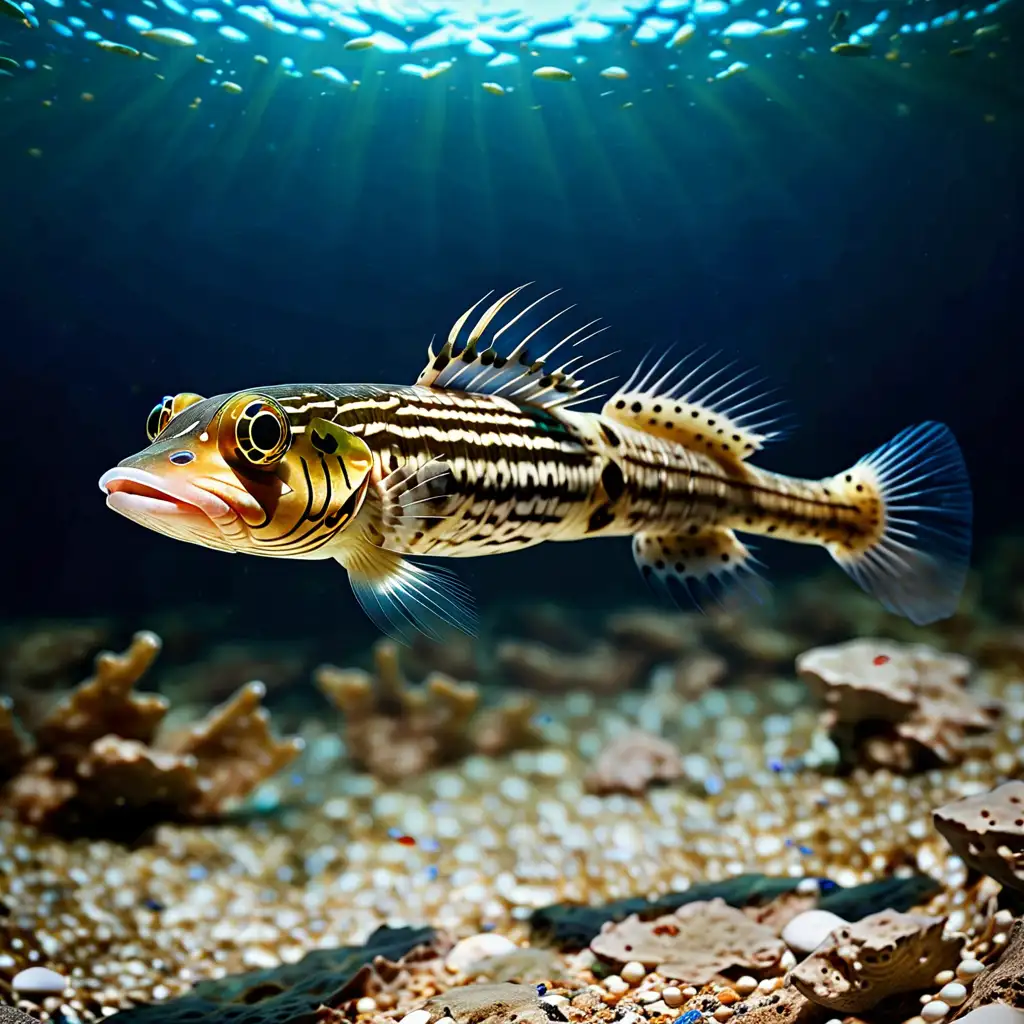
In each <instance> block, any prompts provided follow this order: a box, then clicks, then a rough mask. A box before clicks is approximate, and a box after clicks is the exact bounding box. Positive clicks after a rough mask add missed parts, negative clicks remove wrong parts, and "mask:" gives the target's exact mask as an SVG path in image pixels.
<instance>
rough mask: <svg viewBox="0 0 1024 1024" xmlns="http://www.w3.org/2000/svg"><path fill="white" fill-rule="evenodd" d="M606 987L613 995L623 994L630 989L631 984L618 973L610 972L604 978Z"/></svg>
mask: <svg viewBox="0 0 1024 1024" xmlns="http://www.w3.org/2000/svg"><path fill="white" fill-rule="evenodd" d="M604 987H605V988H606V989H607V990H608V991H609V992H611V994H612V995H613V996H622V995H625V994H626V993H627V992H628V991H629V984H628V982H625V981H623V980H622V978H620V977H619V976H618V975H617V974H609V975H608V977H607V978H605V979H604Z"/></svg>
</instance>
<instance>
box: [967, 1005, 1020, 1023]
mask: <svg viewBox="0 0 1024 1024" xmlns="http://www.w3.org/2000/svg"><path fill="white" fill-rule="evenodd" d="M957 1024H1024V1010H1015V1009H1014V1008H1013V1007H1012V1006H1007V1005H1006V1003H988V1004H987V1005H986V1006H979V1007H978V1008H977V1009H976V1010H971V1012H970V1013H968V1014H966V1015H965V1016H963V1017H958V1018H957Z"/></svg>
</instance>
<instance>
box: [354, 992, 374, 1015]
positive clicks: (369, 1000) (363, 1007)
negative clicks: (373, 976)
mask: <svg viewBox="0 0 1024 1024" xmlns="http://www.w3.org/2000/svg"><path fill="white" fill-rule="evenodd" d="M376 1010H377V1000H376V999H374V998H373V996H363V998H362V999H357V1000H356V1013H374V1012H376Z"/></svg>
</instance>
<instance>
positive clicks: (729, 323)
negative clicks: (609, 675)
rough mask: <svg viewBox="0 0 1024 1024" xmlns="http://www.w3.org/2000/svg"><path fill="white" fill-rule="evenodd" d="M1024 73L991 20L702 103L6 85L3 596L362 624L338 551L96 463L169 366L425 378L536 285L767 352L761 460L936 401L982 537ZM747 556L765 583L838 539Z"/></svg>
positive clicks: (1010, 417)
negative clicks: (165, 532)
mask: <svg viewBox="0 0 1024 1024" xmlns="http://www.w3.org/2000/svg"><path fill="white" fill-rule="evenodd" d="M1012 9H1013V8H1012V7H1011V8H1009V9H1008V11H1012ZM1011 20H1012V19H1010V17H1009V14H1008V15H1007V18H1004V19H1003V21H1004V23H1007V24H1008V31H1010V32H1011V35H1012V25H1010V24H1009V22H1010V21H1011ZM189 59H190V58H189ZM135 67H137V65H133V68H135ZM154 67H155V65H154ZM1019 67H1020V62H1019V60H1017V61H1014V60H1013V59H1012V50H1008V49H1006V48H1004V49H1003V51H1002V52H1001V55H1000V57H999V59H997V60H987V59H986V58H985V57H984V54H983V53H982V54H975V55H973V56H972V58H971V59H969V60H966V61H956V60H953V59H950V58H948V57H946V56H945V54H944V53H943V52H936V54H935V55H934V56H933V57H930V58H924V59H921V60H919V61H917V62H915V64H914V66H913V67H912V68H910V69H903V68H900V67H899V66H898V65H895V64H888V63H884V62H881V61H857V60H849V61H843V60H838V61H837V60H832V61H828V62H824V61H819V62H815V61H808V62H805V65H804V66H803V67H802V68H801V74H802V75H803V77H802V78H797V77H795V76H794V75H792V74H788V73H787V74H784V73H781V72H780V73H779V74H778V75H777V76H776V77H775V78H773V77H772V74H771V73H769V72H770V69H767V70H766V69H764V68H761V69H759V70H758V71H757V73H756V74H754V73H751V74H749V75H747V76H745V77H744V79H743V80H730V81H729V82H727V83H719V84H716V86H715V87H714V90H715V91H714V92H713V93H711V94H708V93H705V94H704V95H706V96H707V97H708V98H707V100H706V101H702V102H699V103H698V104H697V105H695V106H691V105H689V103H688V99H689V98H692V97H690V96H689V95H687V96H682V95H680V94H678V93H675V94H673V93H670V92H667V91H656V92H655V93H650V94H644V93H642V92H641V90H642V88H643V86H644V81H643V74H642V73H637V74H635V75H634V81H633V85H634V86H635V87H636V89H635V91H636V94H637V96H636V102H635V105H634V106H633V107H632V108H629V109H625V110H624V109H621V108H620V107H619V106H618V105H617V104H616V105H612V104H609V103H607V102H603V101H602V100H601V99H600V98H599V97H598V96H597V95H596V93H595V94H591V93H588V92H586V91H584V90H582V89H572V90H562V91H553V90H547V91H546V92H545V93H544V94H543V108H542V109H541V110H533V109H531V106H530V104H529V103H528V102H526V98H525V97H519V98H517V99H516V100H515V101H511V100H510V101H509V102H504V100H505V99H508V97H505V98H502V100H501V101H499V102H496V103H483V102H481V101H480V97H479V95H478V94H477V93H472V94H470V93H469V92H468V90H462V91H460V85H459V81H458V79H457V78H455V79H453V81H452V88H451V89H449V90H448V91H441V90H435V91H432V92H430V93H429V94H428V93H426V92H425V91H424V90H423V88H422V86H423V85H424V83H419V82H402V83H400V86H399V87H394V88H393V89H392V90H391V91H384V89H383V87H381V86H380V84H379V83H378V82H375V81H369V82H367V83H364V86H363V88H362V89H361V90H360V92H359V93H358V94H356V95H355V96H352V97H345V98H344V101H343V102H342V101H337V100H335V101H332V100H331V99H330V98H326V97H317V96H316V95H315V94H310V93H309V92H308V90H307V91H306V92H305V93H299V92H297V91H295V90H292V91H289V89H288V88H285V87H281V88H279V89H277V90H275V91H273V92H271V93H269V94H268V95H265V96H261V97H259V102H257V98H256V97H249V98H247V100H246V104H241V105H240V103H239V98H238V97H229V96H224V97H222V98H214V99H212V100H209V101H207V102H205V103H204V104H203V106H202V107H201V108H200V110H198V111H190V110H189V109H188V103H189V101H190V99H191V90H190V88H189V86H188V84H187V83H179V84H177V85H175V84H174V83H173V82H171V83H168V84H167V87H166V89H164V90H163V91H162V92H160V93H159V94H158V95H154V94H153V93H152V90H151V89H150V87H149V85H148V84H147V85H145V87H144V86H143V84H142V82H141V79H140V78H139V76H138V75H137V74H135V72H134V70H133V72H132V75H131V76H129V75H125V74H122V72H121V70H120V65H118V66H117V67H116V68H114V66H113V65H109V66H104V67H103V68H98V67H97V68H96V69H94V74H93V75H92V77H90V78H89V80H88V82H86V80H85V78H81V77H80V78H74V76H73V73H72V72H70V71H66V70H65V71H62V72H60V73H61V74H63V75H65V76H70V77H65V78H64V79H63V80H62V81H63V92H62V98H61V99H60V101H59V102H58V103H56V104H54V106H53V107H50V108H43V107H42V106H41V104H40V99H41V97H42V96H43V95H45V93H42V92H39V91H38V88H37V86H35V85H32V84H28V85H26V84H23V83H15V84H14V85H13V86H7V87H6V92H5V94H4V95H3V96H2V97H0V146H2V147H3V148H2V152H3V154H4V156H3V161H2V165H3V178H4V187H3V198H2V201H0V224H2V227H3V235H2V238H3V247H2V250H0V261H2V275H0V280H2V285H0V287H2V289H3V297H4V303H3V314H2V318H0V338H2V352H3V369H4V374H3V396H4V418H5V422H6V424H7V426H6V428H5V430H4V441H5V445H4V448H5V454H6V459H5V469H6V472H5V481H6V487H5V499H4V501H3V503H2V513H0V515H2V527H0V528H2V530H3V536H4V538H5V542H4V579H5V584H6V585H5V586H4V587H3V588H2V596H0V602H2V605H0V607H2V610H3V614H4V615H5V616H8V617H9V616H18V617H31V616H39V615H62V616H63V615H85V614H113V615H118V616H121V617H123V618H125V619H129V618H130V619H131V621H132V622H137V623H138V624H139V625H143V624H145V622H144V620H145V618H146V616H147V614H150V613H152V612H153V611H155V610H157V609H159V608H163V607H170V606H175V605H180V604H183V603H188V602H191V601H199V600H201V601H207V602H213V603H222V602H223V603H229V604H230V605H231V606H232V607H233V608H235V609H237V621H236V623H235V631H241V630H244V629H245V628H247V627H248V626H249V625H251V624H252V622H253V619H252V615H253V613H254V612H255V610H258V609H260V608H263V607H265V601H266V599H267V598H268V596H275V595H276V596H279V597H281V599H282V600H284V601H285V602H286V605H287V607H288V609H289V612H288V617H287V618H288V622H289V627H288V628H291V629H294V630H295V631H296V632H304V631H307V630H316V631H327V632H335V631H339V632H344V633H345V634H346V635H347V634H349V633H359V631H363V634H365V635H367V636H368V635H369V629H368V626H367V625H366V623H365V622H364V621H363V619H362V616H361V613H360V612H359V610H358V608H357V606H356V605H355V602H354V600H353V599H352V597H351V595H350V593H349V588H348V585H347V582H346V580H345V575H344V572H343V571H342V570H341V569H340V568H339V567H337V566H335V565H334V564H333V563H307V564H302V563H288V562H281V563H278V562H273V561H269V560H258V559H251V558H245V557H237V558H229V557H227V556H226V555H222V554H218V553H214V552H207V551H205V550H201V549H198V548H192V547H189V546H187V545H183V544H180V543H177V542H174V541H172V540H169V539H166V538H164V537H160V536H157V535H156V534H152V533H148V532H146V531H144V530H143V529H141V528H140V527H138V526H136V525H134V524H132V523H130V522H128V521H126V520H124V519H123V518H121V517H119V516H116V515H115V514H114V513H112V512H110V511H108V510H107V509H106V508H105V507H104V503H103V498H102V495H101V494H100V492H99V490H98V489H97V486H96V479H97V478H98V477H99V475H100V473H101V472H103V470H105V469H106V468H108V467H109V466H112V465H113V464H115V463H116V462H117V461H118V460H119V459H121V458H123V457H124V456H126V455H128V454H130V453H132V452H134V451H137V450H138V449H139V448H141V447H143V446H144V445H145V433H144V423H145V419H146V415H147V413H148V412H149V410H150V408H151V407H152V405H153V403H154V402H155V401H158V400H159V399H160V397H161V396H163V395H164V394H173V393H175V392H178V391H197V392H199V393H202V394H207V395H209V394H215V393H219V392H223V391H230V390H235V389H239V388H242V387H247V386H254V385H260V384H268V383H275V382H287V381H381V382H394V383H405V382H411V381H413V380H414V378H415V376H416V374H417V373H418V372H419V370H420V368H421V366H422V363H423V361H424V358H425V350H426V345H427V343H428V342H429V340H430V338H431V335H432V334H434V333H438V334H441V335H443V334H445V333H446V332H447V330H448V327H449V326H450V324H451V323H452V321H453V320H454V319H455V318H456V317H457V316H458V315H459V314H460V313H461V312H462V311H463V309H465V308H466V307H467V306H469V305H470V304H471V303H473V302H475V301H476V300H477V299H478V298H479V297H480V296H481V295H483V294H484V293H485V292H487V291H488V290H490V289H492V288H495V289H502V290H504V289H507V288H509V287H513V286H515V285H517V284H520V283H522V282H524V281H526V280H535V281H537V282H538V284H539V285H540V286H541V287H543V288H544V289H545V290H546V289H548V288H552V287H561V288H563V289H564V296H565V298H566V299H567V301H568V302H576V303H578V306H579V313H580V317H581V321H580V322H584V321H585V320H589V319H590V318H591V317H594V316H601V317H604V318H605V319H606V320H607V321H608V322H609V323H610V324H611V325H612V328H611V330H609V331H608V332H607V333H606V334H605V335H603V336H602V340H601V342H600V343H599V344H601V345H604V346H607V347H608V348H615V349H621V350H622V352H621V354H620V355H619V356H617V357H616V359H615V360H614V361H613V363H614V365H613V369H614V370H615V371H625V372H626V373H627V374H628V372H629V371H630V369H631V368H632V365H633V364H634V363H635V361H636V360H637V359H639V358H640V356H641V355H642V354H643V353H644V352H646V351H648V350H649V349H651V348H654V349H658V348H660V347H663V346H666V345H668V344H670V343H675V344H676V345H678V346H680V348H681V349H682V350H683V351H685V350H687V349H689V348H693V347H696V346H698V345H707V346H710V347H712V348H713V349H717V348H721V349H722V350H723V351H724V352H726V353H727V354H729V355H730V356H734V357H736V358H738V359H739V360H740V361H741V364H742V365H748V364H750V365H756V366H759V367H761V368H763V370H764V371H765V372H766V374H767V375H768V376H769V377H770V378H771V382H772V383H773V384H775V385H777V386H778V387H779V388H780V394H781V396H782V397H785V398H786V399H788V400H789V403H790V405H789V408H788V410H787V411H788V413H789V414H790V415H791V418H792V420H793V423H794V428H793V430H792V431H791V433H790V435H789V437H788V438H787V439H786V440H785V441H783V442H781V443H779V444H777V445H774V446H772V448H771V450H770V451H768V452H766V453H764V454H763V457H762V459H761V462H762V463H763V464H765V465H768V466H770V467H771V468H774V469H778V470H781V471H785V472H791V473H794V474H800V475H808V476H813V475H821V474H825V473H829V472H835V471H837V470H839V469H840V468H842V467H843V466H845V465H847V464H849V463H851V462H853V461H855V459H856V458H857V457H859V456H860V455H861V454H862V453H863V452H866V451H868V450H870V449H872V448H874V447H875V446H877V445H878V444H879V443H881V442H882V441H884V440H886V439H887V438H888V437H889V436H891V435H892V434H894V433H895V432H896V431H897V430H899V429H900V428H902V427H903V426H905V425H907V424H909V423H912V422H915V421H917V420H920V419H924V418H937V419H942V420H945V421H946V422H948V423H949V424H950V425H951V426H952V427H953V428H954V430H955V431H956V433H957V435H958V437H959V439H960V441H961V443H962V445H963V448H964V450H965V453H966V456H967V459H968V462H969V464H970V466H971V468H972V473H973V476H974V482H975V486H976V499H977V527H978V534H979V543H980V544H981V545H982V546H983V545H984V544H985V542H986V541H987V540H988V539H989V538H991V537H993V536H994V535H996V534H997V533H998V532H999V531H1002V530H1006V529H1011V528H1014V527H1016V526H1017V525H1019V514H1018V509H1019V504H1020V501H1021V498H1022V494H1024V491H1022V488H1021V486H1020V484H1019V469H1018V465H1019V459H1018V457H1017V454H1016V453H1017V438H1016V424H1015V416H1016V411H1017V408H1018V395H1019V389H1020V380H1021V379H1022V373H1024V355H1022V354H1021V346H1020V343H1019V339H1020V338H1021V337H1024V315H1022V312H1021V305H1020V301H1019V290H1020V283H1019V282H1020V280H1021V270H1022V254H1021V245H1020V238H1021V226H1022V220H1021V193H1020V181H1021V172H1022V162H1021V156H1022V146H1024V110H1022V98H1024V93H1022V89H1021V86H1020V84H1019ZM151 71H152V69H151V68H147V69H146V71H145V73H146V76H147V77H148V75H149V74H150V73H151ZM430 84H433V83H430ZM656 84H657V83H655V82H654V81H653V79H652V87H654V85H656ZM661 84H662V85H663V83H661ZM86 86H88V87H89V88H90V89H91V90H92V92H93V93H94V94H95V100H94V101H93V102H81V101H79V100H78V98H77V95H78V92H79V91H81V89H84V88H86ZM33 90H35V91H33ZM485 98H486V97H485ZM241 111H244V113H240V112H241ZM33 147H38V148H39V149H41V150H42V153H43V155H42V157H41V158H33V157H32V156H29V155H28V154H27V150H28V149H29V148H33ZM761 554H762V557H763V558H764V559H765V560H766V561H767V563H768V565H769V567H770V570H771V574H772V575H773V576H775V577H778V576H784V575H785V574H786V573H787V572H791V571H797V570H799V571H808V570H814V569H818V568H823V567H824V566H825V565H826V564H827V563H828V559H827V556H826V555H824V554H823V553H821V552H815V551H797V552H794V551H793V550H792V549H787V548H784V546H782V545H778V546H773V547H769V546H768V545H764V546H763V547H762V550H761ZM457 568H458V569H459V571H460V573H461V574H462V575H463V576H464V578H465V579H466V580H467V581H468V582H469V583H470V584H471V585H472V587H473V589H474V590H475V591H476V592H477V595H478V599H479V600H480V602H481V604H484V605H486V604H487V602H490V601H497V600H498V599H500V598H502V597H505V596H515V597H520V598H527V599H530V598H532V597H536V596H540V595H543V596H545V597H548V598H556V599H560V600H563V601H564V602H566V603H568V604H570V605H582V604H589V603H594V602H609V601H612V600H616V601H618V600H626V599H629V598H632V597H636V598H642V597H643V596H644V593H645V592H644V589H643V587H642V584H641V582H640V580H639V579H638V578H637V575H636V573H635V570H634V567H633V565H632V559H631V558H630V556H629V553H628V544H626V543H623V542H614V541H600V542H593V543H591V544H577V545H559V546H557V547H546V548H541V549H539V550H534V551H531V552H527V553H524V554H523V555H521V556H503V557H501V558H496V559H490V560H486V561H480V560H474V561H472V562H464V563H462V564H460V565H459V566H458V567H457ZM834 571H835V572H837V573H838V572H839V570H838V569H834ZM850 585H851V586H853V584H852V583H851V584H850Z"/></svg>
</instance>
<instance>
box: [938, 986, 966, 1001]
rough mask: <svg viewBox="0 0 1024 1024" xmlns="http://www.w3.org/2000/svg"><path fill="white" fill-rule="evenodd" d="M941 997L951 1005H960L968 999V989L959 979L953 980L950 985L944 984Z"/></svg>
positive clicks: (940, 993)
mask: <svg viewBox="0 0 1024 1024" xmlns="http://www.w3.org/2000/svg"><path fill="white" fill-rule="evenodd" d="M939 999H941V1000H942V1001H943V1002H944V1003H946V1004H947V1005H949V1006H960V1005H961V1004H962V1003H963V1002H965V1001H966V1000H967V989H966V987H965V986H964V985H961V984H960V982H959V981H951V982H949V984H948V985H943V986H942V990H941V991H940V992H939Z"/></svg>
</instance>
